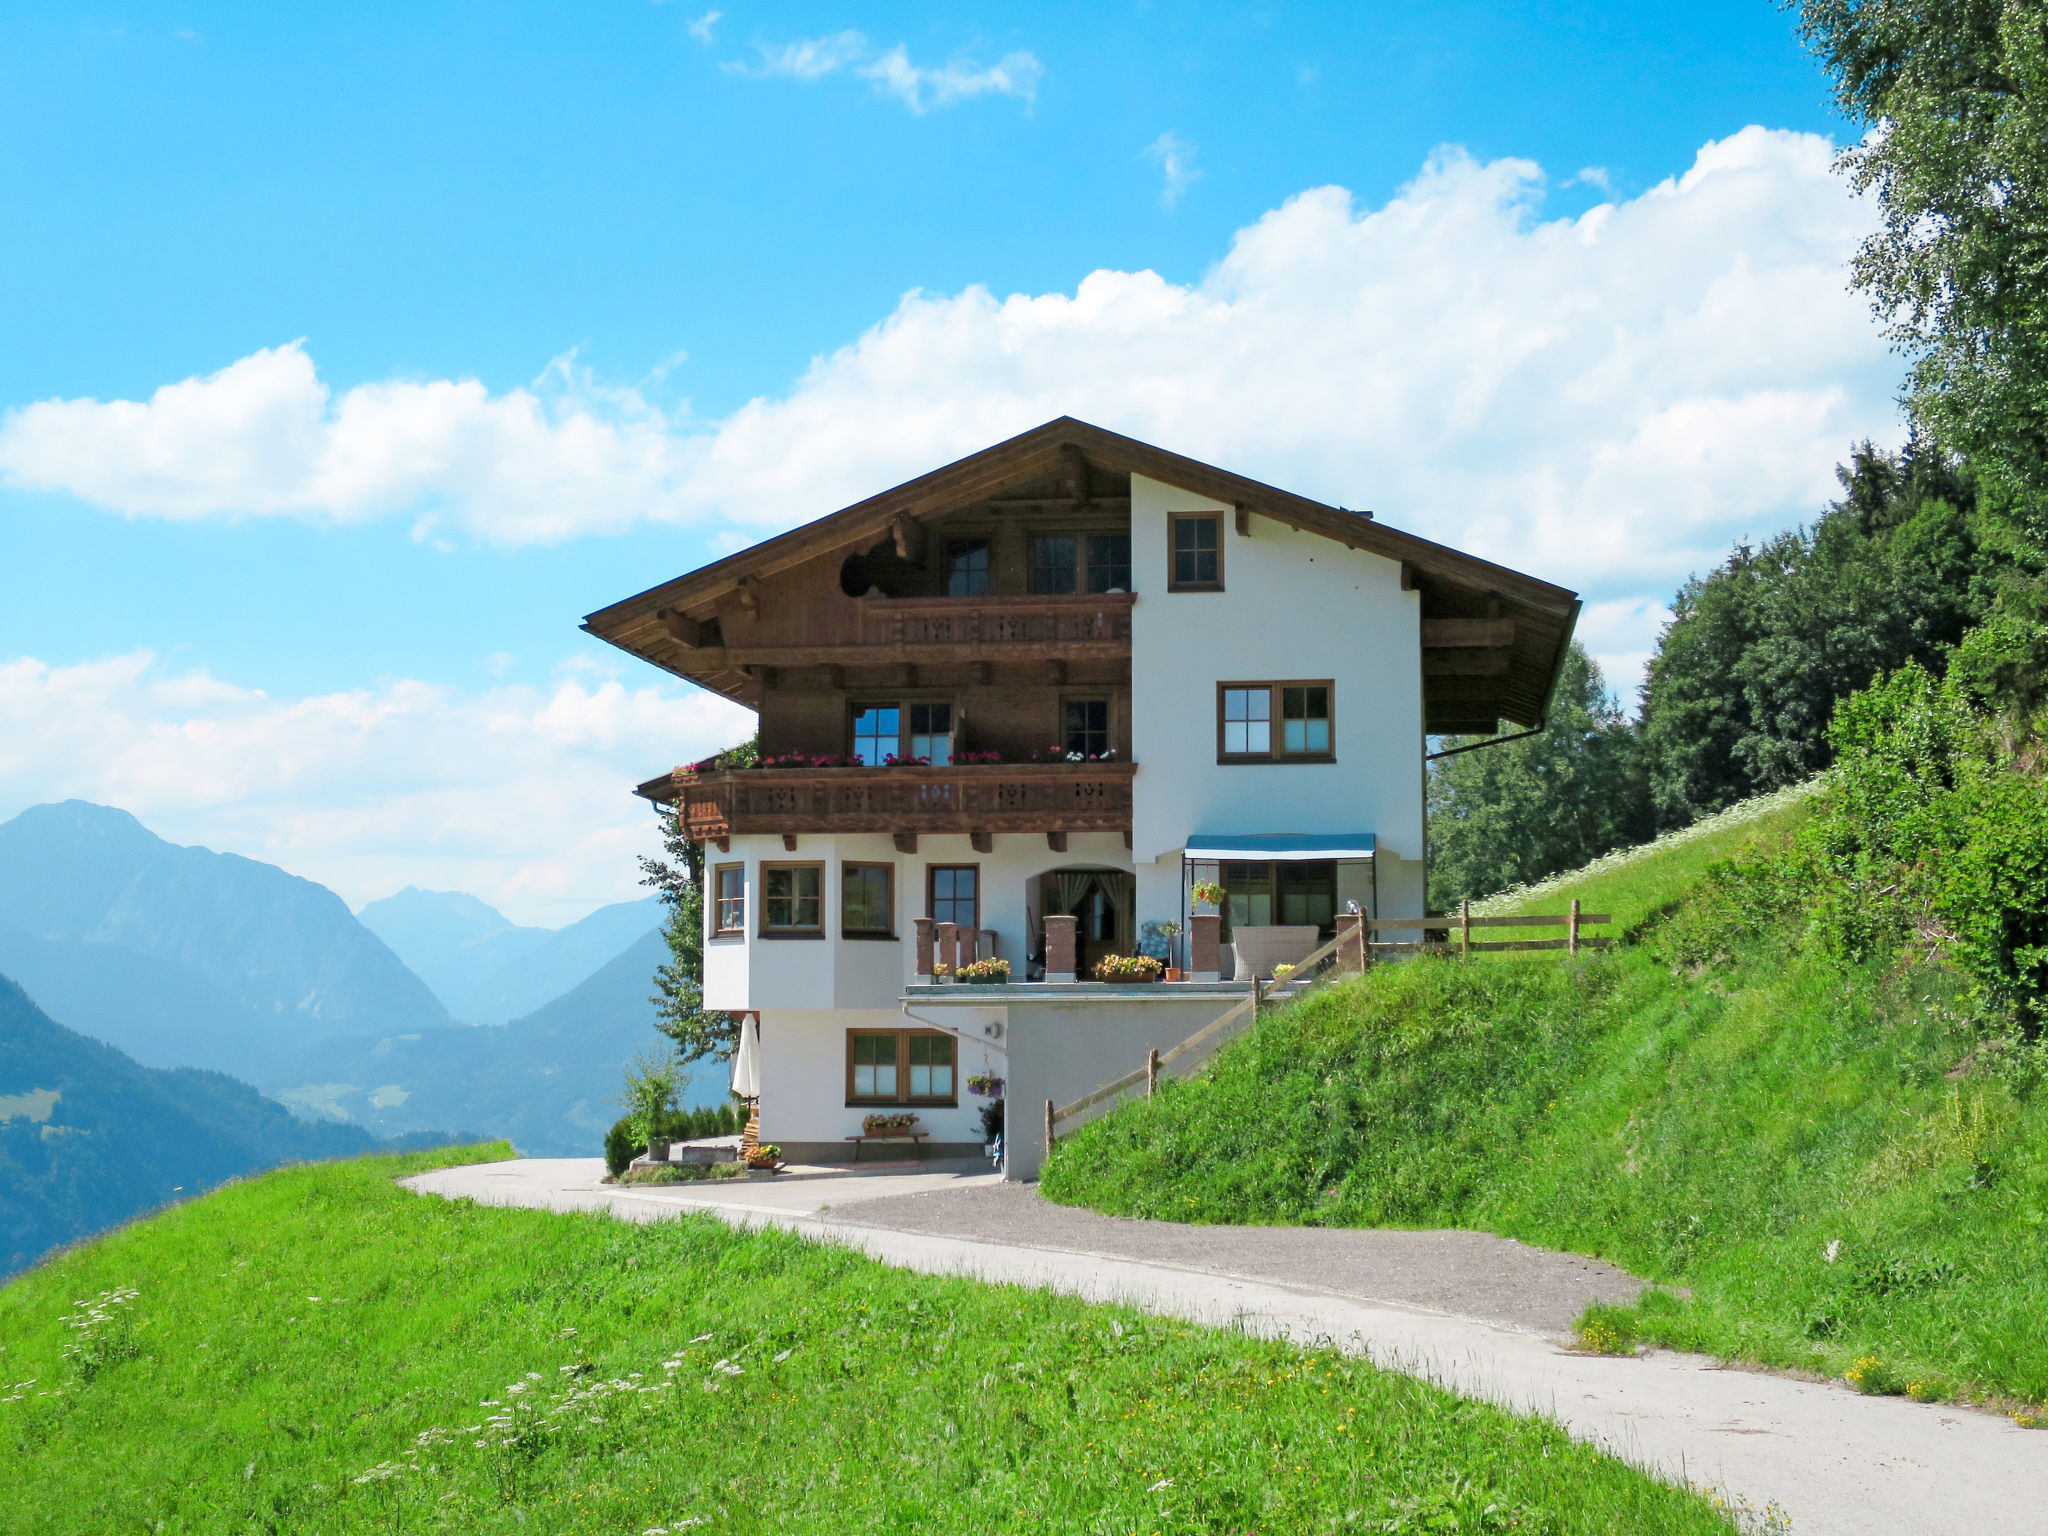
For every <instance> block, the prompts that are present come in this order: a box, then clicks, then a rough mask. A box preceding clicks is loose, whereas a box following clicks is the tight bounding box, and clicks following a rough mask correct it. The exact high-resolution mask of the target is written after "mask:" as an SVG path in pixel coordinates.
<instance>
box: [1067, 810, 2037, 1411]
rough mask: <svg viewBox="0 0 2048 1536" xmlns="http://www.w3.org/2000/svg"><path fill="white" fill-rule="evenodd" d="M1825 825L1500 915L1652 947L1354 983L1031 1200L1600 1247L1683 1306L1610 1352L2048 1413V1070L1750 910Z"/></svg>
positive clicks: (1114, 1123) (1475, 962) (1282, 1015)
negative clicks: (1638, 1352)
mask: <svg viewBox="0 0 2048 1536" xmlns="http://www.w3.org/2000/svg"><path fill="white" fill-rule="evenodd" d="M1806 814H1807V807H1806V806H1805V804H1803V803H1802V802H1800V801H1798V800H1796V799H1791V798H1789V797H1788V798H1786V799H1783V800H1780V801H1779V802H1777V803H1775V804H1774V805H1771V806H1767V807H1764V808H1763V809H1762V812H1761V814H1751V815H1749V816H1746V817H1745V816H1735V817H1730V818H1726V819H1725V820H1723V821H1722V822H1721V823H1720V825H1719V826H1718V827H1716V828H1713V829H1709V830H1708V832H1707V833H1706V834H1705V835H1701V836H1695V837H1691V838H1687V839H1685V840H1683V841H1679V842H1676V843H1674V844H1673V845H1671V846H1668V847H1665V848H1660V849H1655V850H1653V851H1652V852H1651V853H1649V854H1639V855H1636V856H1634V857H1632V858H1628V859H1625V860H1619V861H1614V862H1611V863H1610V864H1608V865H1607V866H1606V867H1604V868H1601V867H1596V868H1595V869H1593V870H1590V871H1588V872H1586V873H1584V874H1583V875H1581V876H1577V877H1571V878H1567V879H1564V880H1561V881H1557V882H1552V883H1551V884H1549V885H1548V886H1546V887H1545V888H1544V889H1541V890H1539V891H1535V892H1531V893H1524V894H1522V895H1521V896H1518V897H1514V898H1511V899H1510V900H1508V901H1506V902H1503V903H1500V904H1498V906H1496V908H1495V909H1496V910H1504V911H1513V910H1516V909H1517V908H1518V907H1520V908H1522V909H1525V910H1532V911H1548V912H1554V911H1560V910H1562V909H1563V907H1564V904H1565V903H1566V902H1567V901H1569V900H1570V899H1571V898H1572V897H1574V896H1577V897H1579V898H1580V899H1581V900H1582V901H1583V902H1584V903H1585V905H1586V909H1587V910H1589V911H1596V912H1612V913H1614V914H1615V915H1616V916H1617V918H1619V919H1620V920H1621V921H1622V923H1624V924H1625V925H1627V927H1628V929H1629V932H1630V942H1628V943H1627V944H1625V945H1623V946H1622V947H1620V948H1617V949H1615V950H1613V951H1609V952H1606V953H1598V954H1593V955H1588V956H1584V957H1581V958H1580V959H1579V960H1577V961H1575V962H1567V961H1565V960H1564V959H1563V957H1561V956H1558V955H1554V954H1552V955H1482V956H1474V957H1471V958H1470V959H1467V960H1458V959H1455V958H1446V959H1425V960H1421V961H1417V962H1414V963H1408V964H1401V965H1393V966H1384V967H1381V968H1378V969H1377V970H1375V971H1374V972H1373V973H1372V974H1370V975H1368V976H1366V977H1362V978H1356V979H1353V980H1351V981H1347V982H1344V983H1340V984H1338V985H1336V986H1334V987H1332V988H1330V989H1329V990H1327V991H1325V992H1323V993H1321V994H1320V995H1315V996H1312V997H1310V998H1309V999H1307V1000H1305V1001H1304V1002H1303V1003H1302V1004H1300V1005H1298V1006H1296V1007H1294V1008H1291V1009H1286V1010H1282V1011H1279V1012H1277V1013H1276V1014H1274V1015H1272V1016H1271V1017H1269V1018H1268V1019H1267V1020H1266V1021H1264V1022H1263V1023H1262V1024H1261V1026H1260V1028H1259V1029H1258V1030H1257V1031H1256V1032H1255V1033H1253V1034H1251V1035H1248V1036H1246V1037H1244V1038H1242V1039H1240V1040H1239V1041H1237V1042H1235V1043H1233V1044H1232V1045H1231V1046H1230V1047H1229V1048H1227V1049H1226V1050H1225V1051H1224V1052H1222V1053H1221V1054H1220V1055H1219V1057H1218V1058H1217V1060H1216V1061H1215V1063H1214V1064H1213V1066H1211V1067H1210V1068H1209V1069H1208V1070H1207V1071H1206V1072H1204V1073H1203V1074H1202V1075H1200V1076H1198V1077H1195V1078H1192V1079H1189V1080H1186V1081H1182V1082H1176V1083H1173V1084H1171V1085H1170V1086H1168V1087H1166V1088H1164V1089H1163V1090H1162V1092H1161V1093H1160V1095H1159V1096H1158V1097H1157V1098H1155V1099H1153V1100H1151V1101H1149V1102H1140V1103H1136V1104H1133V1105H1131V1106H1128V1107H1126V1108H1124V1109H1121V1110H1119V1111H1118V1112H1117V1113H1115V1114H1114V1115H1112V1116H1109V1117H1107V1118H1105V1119H1103V1120H1101V1121H1098V1122H1096V1123H1095V1124H1093V1125H1090V1126H1088V1127H1086V1128H1084V1129H1083V1130H1082V1131H1080V1132H1079V1133H1077V1134H1076V1135H1075V1136H1073V1137H1072V1138H1071V1139H1069V1140H1068V1141H1066V1142H1064V1143H1062V1144H1061V1146H1060V1147H1059V1149H1058V1151H1057V1153H1056V1155H1055V1156H1054V1158H1053V1159H1052V1161H1051V1162H1050V1163H1049V1165H1048V1166H1047V1168H1046V1171H1045V1173H1044V1176H1043V1186H1042V1187H1043V1188H1044V1190H1045V1192H1046V1194H1047V1195H1048V1196H1050V1197H1051V1198H1054V1199H1057V1200H1061V1201H1065V1202H1069V1203H1074V1204H1082V1205H1088V1206H1093V1207H1095V1208H1097V1209H1100V1210H1103V1211H1108V1212H1113V1213H1116V1214H1120V1215H1130V1216H1155V1217H1165V1218H1172V1219H1176V1220H1182V1221H1196V1222H1233V1223H1293V1224H1309V1225H1330V1226H1382V1225H1384V1226H1406V1227H1435V1226H1459V1227H1471V1228H1477V1229H1481V1230H1485V1231H1490V1232H1496V1233H1500V1234H1502V1235H1505V1236H1509V1237H1516V1238H1521V1239H1523V1240H1526V1241H1528V1242H1532V1243H1539V1244H1542V1245H1544V1246H1547V1247H1552V1248H1559V1249H1565V1250H1569V1251H1573V1252H1578V1253H1586V1254H1595V1255H1598V1256H1601V1257H1603V1258H1607V1259H1610V1260H1613V1261H1615V1262H1618V1263H1620V1264H1623V1265H1625V1266H1627V1267H1628V1268H1630V1269H1631V1270H1633V1271H1634V1272H1635V1273H1637V1274H1640V1275H1643V1276H1645V1277H1647V1278H1650V1279H1652V1280H1656V1281H1660V1282H1664V1283H1665V1288H1664V1289H1660V1290H1657V1291H1653V1292H1651V1293H1648V1294H1647V1295H1646V1296H1645V1298H1644V1300H1643V1302H1642V1304H1641V1305H1640V1306H1638V1307H1635V1308H1625V1309H1612V1308H1603V1309H1601V1310H1600V1312H1599V1313H1598V1314H1597V1315H1596V1316H1590V1317H1589V1318H1588V1319H1587V1320H1586V1321H1587V1325H1588V1326H1587V1329H1586V1335H1585V1336H1586V1337H1587V1339H1588V1341H1589V1342H1593V1343H1595V1344H1598V1345H1601V1346H1604V1347H1610V1348H1616V1349H1625V1348H1628V1347H1630V1346H1631V1345H1632V1343H1633V1342H1634V1341H1636V1340H1638V1339H1643V1340H1649V1341H1654V1342H1659V1343H1663V1344H1668V1345H1671V1346H1674V1347H1681V1348H1688V1349H1698V1350H1704V1351H1707V1352H1711V1353H1714V1354H1717V1355H1719V1356H1721V1357H1723V1358H1726V1359H1731V1360H1741V1361H1756V1362H1764V1363H1768V1364H1771V1365H1776V1366H1783V1367H1792V1368H1798V1369H1804V1370H1810V1371H1813V1372H1817V1373H1820V1374H1824V1375H1829V1376H1845V1377H1847V1378H1849V1379H1850V1380H1851V1381H1853V1382H1855V1383H1856V1384H1857V1385H1859V1386H1861V1387H1863V1388H1864V1389H1865V1390H1870V1391H1881V1392H1900V1391H1909V1392H1911V1393H1912V1394H1913V1395H1914V1396H1917V1397H1924V1398H1937V1399H1939V1398H1951V1397H1968V1398H1975V1399H1980V1400H1984V1401H1988V1402H1991V1403H1995V1404H1998V1405H2001V1406H2005V1407H2009V1408H2013V1409H2015V1410H2018V1411H2020V1412H2021V1415H2022V1419H2023V1422H2024V1421H2033V1420H2035V1419H2038V1418H2040V1417H2041V1416H2040V1414H2039V1411H2038V1408H2034V1409H2032V1411H2029V1410H2030V1405H2039V1404H2040V1403H2042V1402H2043V1401H2044V1399H2048V1309H2044V1308H2043V1307H2042V1306H2041V1304H2040V1298H2041V1297H2042V1296H2043V1295H2044V1294H2048V1103H2044V1096H2043V1095H2042V1094H2041V1093H2039V1092H2037V1091H2036V1089H2037V1087H2038V1085H2039V1082H2040V1079H2041V1076H2042V1073H2041V1070H2040V1069H2041V1065H2042V1063H2041V1061H2040V1059H2039V1058H2040V1056H2041V1054H2042V1053H2041V1051H2040V1050H2039V1048H2036V1049H2035V1050H2034V1051H2032V1052H2025V1051H2021V1052H2013V1051H2009V1050H2008V1051H2006V1052H2004V1053H2002V1054H2000V1053H1996V1052H1995V1051H1994V1049H1993V1047H1992V1046H1991V1045H1990V1044H1989V1043H1988V1042H1987V1041H1986V1040H1985V1039H1984V1038H1983V1037H1982V1036H1981V1035H1980V1031H1979V1027H1978V1026H1977V1025H1975V1024H1973V1023H1972V1022H1971V1019H1972V1017H1973V1015H1972V1014H1971V1012H1970V1010H1969V1009H1968V1008H1967V1007H1965V1006H1963V1005H1962V1000H1961V999H1960V998H1959V997H1958V996H1956V995H1955V992H1954V988H1955V986H1956V983H1955V982H1954V981H1953V980H1952V979H1948V978H1946V977H1945V974H1944V973H1943V972H1942V971H1940V970H1939V969H1938V968H1931V967H1901V966H1898V965H1896V964H1893V965H1890V966H1881V965H1875V964H1874V965H1871V966H1867V967H1864V968H1861V969H1857V968H1846V969H1845V968H1844V967H1842V966H1840V965H1835V964H1830V963H1827V962H1824V961H1822V960H1821V959H1818V958H1816V957H1814V956H1812V955H1810V954H1808V953H1807V951H1806V949H1805V947H1804V946H1802V945H1801V944H1800V943H1799V942H1798V938H1799V933H1800V929H1801V923H1800V914H1798V913H1796V912H1792V913H1788V912H1783V911H1771V910H1768V909H1767V906H1766V905H1763V904H1760V903H1759V902H1757V901H1756V900H1754V899H1753V898H1752V896H1751V893H1750V889H1749V887H1748V885H1747V884H1746V883H1745V881H1744V879H1743V878H1742V875H1743V871H1744V870H1745V869H1746V868H1749V867H1753V862H1754V860H1755V859H1756V858H1757V857H1758V856H1768V855H1769V854H1771V853H1772V852H1773V851H1774V850H1776V849H1778V848H1779V847H1781V846H1782V845H1783V844H1784V842H1785V840H1786V838H1787V837H1788V836H1789V835H1790V833H1791V832H1792V831H1793V830H1794V828H1795V827H1796V826H1797V825H1798V824H1799V823H1800V821H1801V820H1802V818H1804V817H1805V815H1806ZM1716 861H1728V862H1727V863H1726V864H1723V865H1721V866H1719V867H1718V868H1717V867H1716ZM1682 1291H1689V1292H1690V1295H1689V1297H1688V1296H1685V1295H1682V1294H1680V1293H1681V1292H1682Z"/></svg>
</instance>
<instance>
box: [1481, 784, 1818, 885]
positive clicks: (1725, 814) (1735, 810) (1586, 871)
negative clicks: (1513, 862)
mask: <svg viewBox="0 0 2048 1536" xmlns="http://www.w3.org/2000/svg"><path fill="white" fill-rule="evenodd" d="M1826 787H1827V775H1826V774H1824V773H1820V774H1815V775H1814V776H1813V777H1812V778H1810V779H1808V780H1807V781H1806V782H1805V783H1803V784H1792V785H1788V786H1787V787H1785V788H1784V789H1780V790H1774V791H1773V792H1772V793H1770V794H1768V795H1757V796H1755V797H1754V798H1752V799H1749V800H1744V801H1741V802H1740V803H1739V804H1736V805H1731V806H1729V807H1728V809H1727V810H1725V811H1717V812H1715V813H1714V814H1713V815H1712V816H1702V817H1701V818H1700V819H1699V820H1698V821H1696V822H1694V823H1693V824H1692V825H1691V826H1689V827H1680V828H1679V829H1678V830H1677V831H1676V832H1667V833H1665V834H1664V835H1663V836H1662V837H1660V838H1657V839H1656V840H1655V841H1654V842H1648V843H1637V844H1636V845H1635V846H1634V847H1633V848H1617V849H1615V850H1614V852H1612V853H1607V854H1602V855H1601V856H1600V857H1599V858H1597V859H1595V860H1593V862H1592V863H1590V864H1582V865H1580V866H1579V867H1578V868H1577V869H1568V870H1566V871H1565V872H1564V873H1563V874H1561V875H1552V876H1551V877H1550V878H1549V879H1548V880H1538V881H1536V882H1535V883H1534V884H1531V885H1514V886H1509V887H1508V889H1506V890H1504V891H1497V892H1495V893H1494V894H1493V895H1491V896H1489V897H1487V898H1486V899H1485V900H1484V901H1475V902H1473V903H1472V915H1473V916H1474V917H1493V916H1496V915H1497V914H1499V913H1501V912H1504V911H1506V910H1508V909H1509V908H1510V907H1518V906H1520V905H1521V904H1522V903H1523V902H1525V901H1534V900H1537V899H1539V898H1541V897H1544V896H1549V895H1551V894H1553V893H1554V892H1557V891H1560V890H1563V889H1564V888H1565V887H1567V886H1571V885H1577V884H1578V883H1579V882H1580V881H1581V880H1583V879H1585V878H1586V877H1587V876H1588V875H1604V874H1607V873H1608V872H1609V871H1611V870H1616V869H1620V868H1622V867H1623V866H1624V865H1628V864H1633V863H1635V862H1636V861H1637V860H1639V859H1647V858H1650V857H1651V856H1653V855H1655V854H1659V853H1662V852H1663V851H1664V850H1665V849H1667V848H1677V847H1679V846H1681V845H1683V844H1685V843H1690V842H1695V841H1697V840H1698V839H1700V838H1702V837H1712V836H1713V835H1714V834H1715V833H1716V832H1725V831H1727V830H1728V829H1730V828H1731V827H1739V826H1742V825H1743V824H1745V823H1746V822H1752V821H1756V820H1757V819H1759V818H1760V817H1764V816H1768V815H1770V814H1771V813H1772V812H1773V811H1781V810H1783V809H1784V808H1785V807H1786V806H1788V805H1797V804H1798V803H1799V802H1800V801H1801V800H1804V799H1806V798H1807V797H1808V796H1809V795H1816V794H1819V793H1820V791H1821V790H1823V789H1825V788H1826Z"/></svg>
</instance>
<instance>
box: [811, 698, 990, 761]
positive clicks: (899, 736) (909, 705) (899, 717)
mask: <svg viewBox="0 0 2048 1536" xmlns="http://www.w3.org/2000/svg"><path fill="white" fill-rule="evenodd" d="M920 704H925V705H930V704H943V705H945V706H946V708H947V709H948V710H949V711H951V718H952V721H953V726H952V729H951V730H950V731H948V732H947V735H948V737H949V738H950V739H951V740H952V743H953V754H954V755H953V761H954V762H956V763H957V762H958V761H959V760H960V759H959V752H960V721H961V717H962V715H963V714H964V711H963V710H962V709H961V707H960V700H959V698H958V697H957V696H956V695H954V694H953V693H951V692H948V691H944V690H940V691H931V692H927V691H920V690H913V691H910V692H906V693H898V694H896V695H894V696H893V697H888V698H884V697H883V696H881V695H880V694H873V693H862V694H857V695H855V696H853V697H851V698H849V699H848V700H847V701H846V724H845V729H844V731H843V733H842V736H841V739H842V740H843V741H845V743H846V755H847V756H848V757H852V756H853V754H854V747H855V745H856V743H857V741H858V738H857V737H856V736H855V735H854V729H853V727H854V722H855V721H856V720H858V719H859V718H860V713H861V711H862V710H864V709H893V710H895V711H896V750H895V751H894V752H893V753H891V754H888V755H890V756H893V757H896V758H898V759H901V758H905V757H908V756H910V740H911V737H912V736H913V735H915V734H916V733H915V732H914V731H913V730H912V728H911V719H910V712H911V710H912V709H914V708H915V707H916V706H918V705H920ZM868 766H869V767H871V768H880V767H882V766H883V765H882V764H880V763H870V764H868Z"/></svg>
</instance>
